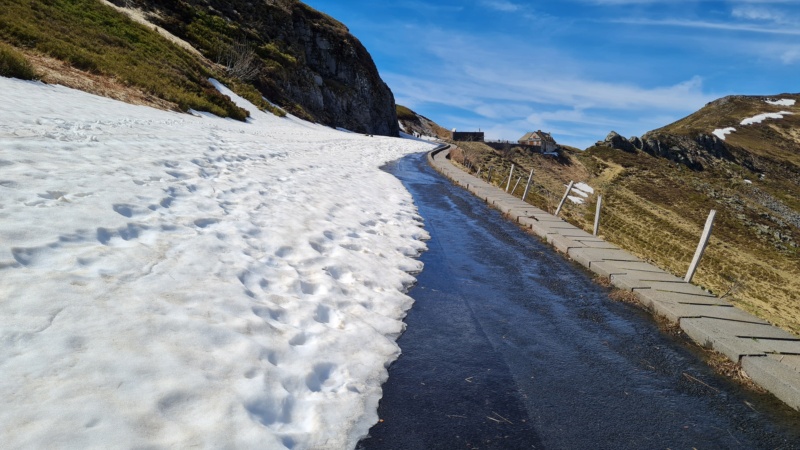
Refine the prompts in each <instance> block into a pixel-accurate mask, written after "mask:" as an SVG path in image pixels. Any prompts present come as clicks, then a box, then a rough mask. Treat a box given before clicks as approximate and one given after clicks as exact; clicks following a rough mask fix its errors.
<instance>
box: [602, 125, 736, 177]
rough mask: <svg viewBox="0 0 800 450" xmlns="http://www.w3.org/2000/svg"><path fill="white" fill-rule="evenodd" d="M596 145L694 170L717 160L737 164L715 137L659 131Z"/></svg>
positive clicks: (609, 139)
mask: <svg viewBox="0 0 800 450" xmlns="http://www.w3.org/2000/svg"><path fill="white" fill-rule="evenodd" d="M597 145H603V146H607V147H611V148H614V149H617V150H622V151H625V152H628V153H634V152H636V151H637V150H638V151H643V152H645V153H648V154H650V155H653V156H657V157H660V158H665V159H668V160H670V161H674V162H676V163H679V164H683V165H685V166H686V167H688V168H690V169H692V170H698V171H699V170H703V169H704V167H705V166H706V165H709V164H714V163H715V160H723V159H724V160H728V161H736V158H735V157H734V154H733V153H732V152H731V151H730V149H729V148H728V147H727V146H726V145H725V143H724V142H723V141H722V140H720V139H719V138H717V137H716V136H714V135H707V134H699V135H697V136H696V137H694V138H690V137H687V136H676V135H670V134H663V133H657V132H650V133H645V134H644V136H642V137H641V138H639V137H637V136H633V137H631V138H630V139H626V138H624V137H622V136H620V135H619V134H617V133H616V132H614V131H612V132H611V133H609V134H608V136H607V137H606V139H605V140H604V141H600V142H598V143H597Z"/></svg>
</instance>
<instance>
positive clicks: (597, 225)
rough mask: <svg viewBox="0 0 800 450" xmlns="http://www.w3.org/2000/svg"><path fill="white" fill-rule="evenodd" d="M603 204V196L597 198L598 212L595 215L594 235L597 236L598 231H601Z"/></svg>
mask: <svg viewBox="0 0 800 450" xmlns="http://www.w3.org/2000/svg"><path fill="white" fill-rule="evenodd" d="M602 204H603V196H602V195H598V196H597V211H595V213H594V233H593V234H594V235H595V236H597V231H598V230H600V205H602Z"/></svg>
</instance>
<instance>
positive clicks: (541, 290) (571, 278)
mask: <svg viewBox="0 0 800 450" xmlns="http://www.w3.org/2000/svg"><path fill="white" fill-rule="evenodd" d="M385 169H386V170H387V171H389V172H390V173H392V174H394V175H395V176H397V177H398V178H399V179H400V180H401V181H402V182H403V183H404V185H405V186H406V188H407V189H409V191H410V192H411V193H412V195H413V197H414V201H415V203H416V205H417V207H418V208H419V212H420V215H422V217H423V218H424V219H425V224H426V229H427V230H428V232H429V233H430V235H431V240H430V241H429V242H428V247H429V250H428V251H427V252H426V253H424V254H423V255H422V257H421V260H422V262H423V263H424V264H425V268H424V270H423V272H422V273H421V274H419V276H418V284H417V285H416V286H415V287H414V288H412V289H411V290H410V292H409V295H411V296H412V297H413V298H414V299H415V301H416V303H415V304H414V306H413V308H412V309H411V310H410V311H409V314H408V316H407V318H406V323H407V325H408V328H407V330H406V332H405V333H404V334H403V335H402V336H401V338H400V339H399V340H398V343H399V345H400V347H401V349H402V351H403V354H402V355H401V357H400V358H399V359H398V360H397V361H396V362H395V363H394V364H393V365H392V366H391V367H390V369H389V380H388V382H387V383H386V384H385V385H384V387H383V389H384V392H383V399H382V400H381V403H380V407H379V411H378V412H379V415H380V417H381V422H379V423H378V424H377V425H376V426H374V427H373V428H372V429H371V430H370V437H368V438H366V439H364V440H362V441H361V442H360V444H359V447H358V448H359V449H363V450H366V449H429V448H430V449H434V448H481V449H493V448H497V449H500V448H502V449H515V448H520V449H521V448H527V449H531V448H614V449H625V448H630V449H640V448H704V449H708V448H726V449H758V448H783V449H788V448H800V430H798V429H797V427H796V424H797V423H798V422H797V421H798V414H797V413H796V412H794V411H791V410H789V409H788V408H787V407H785V406H783V405H782V404H781V403H780V402H778V401H777V400H775V399H774V398H772V397H770V396H767V395H763V394H756V393H753V392H749V391H745V390H743V389H742V388H741V387H739V386H738V385H735V384H733V382H731V381H730V380H728V379H726V378H724V377H722V376H719V375H717V374H715V373H714V372H713V371H712V370H711V369H710V368H709V367H708V366H707V365H706V364H705V363H704V362H702V361H701V360H700V357H699V351H698V350H696V349H693V348H691V347H689V346H687V345H686V344H685V343H683V341H681V340H680V339H679V338H675V337H673V336H671V335H669V334H667V333H664V332H662V331H661V330H660V329H659V328H658V326H657V325H656V323H655V322H654V321H653V320H652V319H651V317H650V316H649V315H648V314H647V313H645V312H644V311H641V310H639V309H637V308H635V307H633V306H630V305H627V304H624V303H618V302H614V301H612V300H610V299H609V298H608V291H607V290H606V289H605V288H602V287H600V286H599V285H597V284H596V283H594V282H593V281H592V279H591V276H590V275H589V274H588V273H587V272H586V271H584V270H583V269H582V268H581V267H579V266H578V265H577V264H574V263H571V262H569V261H567V260H566V259H565V258H563V257H562V256H561V255H558V254H557V253H556V252H555V251H554V250H552V249H551V248H550V247H549V246H547V245H546V244H544V243H542V242H540V241H539V240H538V239H536V238H535V237H533V236H531V235H528V234H526V233H524V232H523V231H522V230H521V229H519V228H518V227H517V226H515V225H514V224H512V223H511V222H509V221H507V220H505V219H504V218H503V217H502V216H501V215H500V214H499V213H498V212H497V211H494V210H491V209H489V208H488V207H487V206H486V205H485V204H484V203H483V202H481V201H480V200H479V199H477V198H475V197H473V196H472V195H471V194H470V193H468V192H467V191H465V190H463V189H461V188H458V187H455V186H454V185H452V184H451V183H450V182H449V181H448V180H446V179H445V178H443V177H442V176H440V175H439V174H437V173H436V172H434V171H433V169H431V168H430V167H429V166H428V164H427V162H426V160H425V155H413V156H409V157H405V158H403V159H401V160H399V161H397V162H395V163H392V164H390V165H389V166H388V167H386V168H385Z"/></svg>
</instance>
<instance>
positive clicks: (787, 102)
mask: <svg viewBox="0 0 800 450" xmlns="http://www.w3.org/2000/svg"><path fill="white" fill-rule="evenodd" d="M764 101H765V102H767V103H769V104H770V105H775V106H794V104H795V103H796V102H795V100H792V99H788V98H782V99H780V100H764Z"/></svg>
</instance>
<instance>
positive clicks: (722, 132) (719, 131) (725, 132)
mask: <svg viewBox="0 0 800 450" xmlns="http://www.w3.org/2000/svg"><path fill="white" fill-rule="evenodd" d="M734 131H736V128H733V127H728V128H717V129H716V130H714V131H713V133H712V134H713V135H714V136H716V137H718V138H720V139H722V140H723V141H724V140H725V136H726V135H728V134H731V133H733V132H734Z"/></svg>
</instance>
